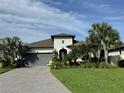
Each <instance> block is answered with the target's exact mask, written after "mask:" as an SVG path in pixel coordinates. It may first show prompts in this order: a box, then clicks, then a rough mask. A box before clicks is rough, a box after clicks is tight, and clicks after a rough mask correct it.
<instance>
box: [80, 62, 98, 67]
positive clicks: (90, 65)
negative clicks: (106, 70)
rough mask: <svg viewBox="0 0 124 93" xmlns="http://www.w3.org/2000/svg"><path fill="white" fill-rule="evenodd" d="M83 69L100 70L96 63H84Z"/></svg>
mask: <svg viewBox="0 0 124 93" xmlns="http://www.w3.org/2000/svg"><path fill="white" fill-rule="evenodd" d="M81 67H83V68H98V66H97V64H96V63H89V62H88V63H83V64H81Z"/></svg>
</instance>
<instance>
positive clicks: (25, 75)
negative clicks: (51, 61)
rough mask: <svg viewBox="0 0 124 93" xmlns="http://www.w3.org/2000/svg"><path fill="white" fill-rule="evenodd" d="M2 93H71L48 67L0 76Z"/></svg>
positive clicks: (15, 71) (23, 69)
mask: <svg viewBox="0 0 124 93" xmlns="http://www.w3.org/2000/svg"><path fill="white" fill-rule="evenodd" d="M0 93H71V92H70V91H69V90H68V89H67V88H66V87H65V86H64V85H63V84H62V83H60V82H59V81H58V80H57V79H56V78H55V77H54V76H53V75H52V74H51V73H50V71H49V69H48V68H47V67H33V68H20V69H15V70H12V71H9V72H7V73H4V74H1V75H0Z"/></svg>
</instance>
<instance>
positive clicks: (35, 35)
mask: <svg viewBox="0 0 124 93" xmlns="http://www.w3.org/2000/svg"><path fill="white" fill-rule="evenodd" d="M87 28H88V25H87V24H86V23H84V22H83V21H80V20H78V19H77V18H76V17H75V16H74V15H73V14H72V13H67V12H63V11H61V10H60V9H57V8H54V7H52V6H50V5H47V4H45V3H43V2H40V1H36V0H14V1H13V0H0V29H1V30H0V33H1V35H0V36H1V37H5V36H13V35H17V36H20V37H21V38H22V39H23V40H25V41H27V42H31V41H35V40H38V39H39V38H40V39H44V38H46V36H47V37H48V36H50V34H55V33H60V31H63V32H67V33H74V34H82V35H84V36H86V35H87V32H86V30H87Z"/></svg>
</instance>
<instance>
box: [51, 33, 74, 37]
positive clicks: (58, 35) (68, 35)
mask: <svg viewBox="0 0 124 93" xmlns="http://www.w3.org/2000/svg"><path fill="white" fill-rule="evenodd" d="M51 37H75V35H71V34H66V33H60V34H56V35H52V36H51Z"/></svg>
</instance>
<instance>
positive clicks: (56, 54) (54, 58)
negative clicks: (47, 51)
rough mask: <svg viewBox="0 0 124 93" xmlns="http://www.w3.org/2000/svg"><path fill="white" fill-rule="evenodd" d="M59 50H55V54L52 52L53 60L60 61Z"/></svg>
mask: <svg viewBox="0 0 124 93" xmlns="http://www.w3.org/2000/svg"><path fill="white" fill-rule="evenodd" d="M58 60H59V59H58V52H57V51H56V50H54V51H53V54H52V61H55V62H56V61H58Z"/></svg>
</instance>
